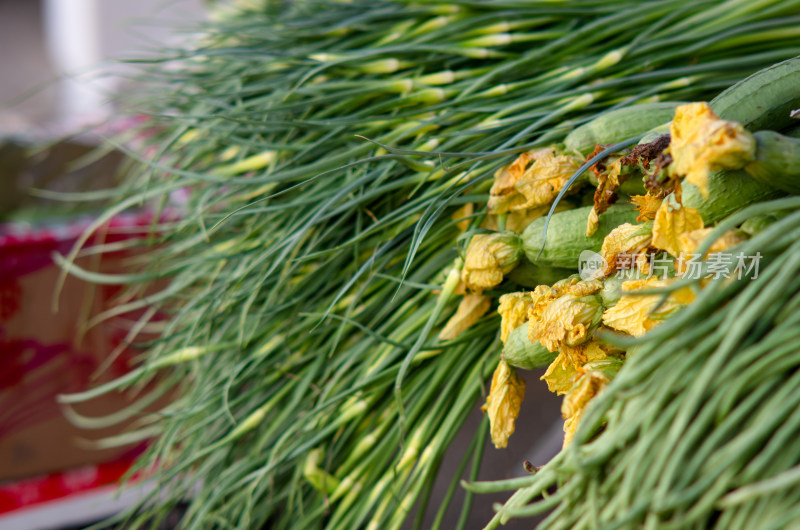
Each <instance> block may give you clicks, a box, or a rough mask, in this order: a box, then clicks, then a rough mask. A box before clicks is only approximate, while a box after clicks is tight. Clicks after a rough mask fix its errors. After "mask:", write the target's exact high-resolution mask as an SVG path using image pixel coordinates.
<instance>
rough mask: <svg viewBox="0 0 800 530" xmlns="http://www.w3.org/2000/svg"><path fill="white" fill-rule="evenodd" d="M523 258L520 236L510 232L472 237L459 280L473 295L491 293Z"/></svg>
mask: <svg viewBox="0 0 800 530" xmlns="http://www.w3.org/2000/svg"><path fill="white" fill-rule="evenodd" d="M521 257H522V243H521V241H520V240H519V236H517V235H515V234H513V233H510V232H504V233H501V232H496V233H494V234H478V235H476V236H473V237H472V240H471V241H470V243H469V246H468V247H467V253H466V256H465V258H464V268H463V269H462V270H461V279H462V280H463V281H464V283H465V284H466V286H467V288H469V289H472V290H474V291H482V290H484V289H491V288H492V287H494V286H496V285H498V284H499V283H500V282H502V281H503V275H505V274H508V273H509V272H511V271H512V270H513V269H514V267H516V266H517V263H519V260H520V258H521Z"/></svg>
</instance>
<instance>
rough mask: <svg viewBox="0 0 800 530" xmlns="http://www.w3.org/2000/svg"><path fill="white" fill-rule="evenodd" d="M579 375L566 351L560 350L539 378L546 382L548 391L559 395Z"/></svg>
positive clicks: (566, 389) (567, 388)
mask: <svg viewBox="0 0 800 530" xmlns="http://www.w3.org/2000/svg"><path fill="white" fill-rule="evenodd" d="M580 376H581V373H580V372H579V371H578V368H577V367H576V366H575V363H574V362H573V361H572V359H571V358H570V356H569V355H568V354H567V353H566V352H560V353H559V354H558V357H556V358H555V360H554V361H553V362H552V363H550V366H548V367H547V370H546V371H545V373H544V375H543V376H542V377H541V379H542V381H544V382H545V383H547V388H548V389H549V390H550V392H554V393H555V394H557V395H559V396H560V395H561V394H564V393H566V392H568V391H569V389H570V388H572V385H574V384H575V381H577V380H578V378H579V377H580Z"/></svg>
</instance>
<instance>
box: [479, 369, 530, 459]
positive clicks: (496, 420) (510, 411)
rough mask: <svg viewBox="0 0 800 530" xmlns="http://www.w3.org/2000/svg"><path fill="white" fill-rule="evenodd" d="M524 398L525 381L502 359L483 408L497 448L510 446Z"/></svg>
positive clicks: (493, 376)
mask: <svg viewBox="0 0 800 530" xmlns="http://www.w3.org/2000/svg"><path fill="white" fill-rule="evenodd" d="M524 398H525V381H523V380H522V379H520V378H519V377H517V372H516V371H515V370H514V368H512V367H511V366H509V365H508V364H506V362H505V361H503V360H502V359H501V360H500V363H499V364H498V365H497V368H496V369H495V371H494V375H492V386H491V389H490V390H489V397H487V398H486V404H485V405H483V407H482V409H483V411H484V412H486V414H487V416H489V426H490V427H489V430H490V433H491V436H492V443H493V444H494V446H495V447H496V448H498V449H502V448H503V447H506V446H507V445H508V438H509V437H510V436H511V435H512V434H514V423H515V422H516V420H517V416H519V410H520V407H521V406H522V400H523V399H524Z"/></svg>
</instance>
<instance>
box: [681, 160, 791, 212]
mask: <svg viewBox="0 0 800 530" xmlns="http://www.w3.org/2000/svg"><path fill="white" fill-rule="evenodd" d="M681 193H682V195H681V203H682V204H683V205H684V206H686V207H688V208H695V209H697V210H698V211H699V212H700V215H701V216H702V217H703V222H704V223H705V224H706V225H711V224H713V223H716V222H717V221H719V220H720V219H724V218H725V217H727V216H729V215H730V214H732V213H733V212H736V211H739V210H741V209H742V208H744V207H745V206H748V205H750V204H753V203H756V202H761V201H766V200H769V199H775V198H777V197H780V196H781V195H784V193H783V192H782V191H780V190H778V189H776V188H774V187H772V186H770V185H769V184H766V183H764V182H760V181H758V180H755V179H754V178H752V177H751V176H750V175H749V174H748V173H746V172H744V171H740V170H736V171H733V170H732V171H718V172H715V173H712V174H711V175H710V176H709V177H708V196H707V197H703V195H702V193H700V189H699V188H698V187H697V186H695V185H693V184H690V183H688V182H686V181H683V183H681Z"/></svg>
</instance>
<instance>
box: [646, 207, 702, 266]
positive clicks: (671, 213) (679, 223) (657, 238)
mask: <svg viewBox="0 0 800 530" xmlns="http://www.w3.org/2000/svg"><path fill="white" fill-rule="evenodd" d="M701 228H703V218H702V217H701V215H700V212H698V211H697V210H696V209H694V208H687V207H685V206H682V205H681V204H679V203H678V202H677V201H675V199H674V198H671V197H670V198H668V199H667V200H665V201H664V202H662V203H661V206H660V207H659V208H658V211H657V212H656V219H655V221H653V240H652V243H651V244H652V246H653V247H655V248H658V249H661V250H666V251H667V252H669V253H670V254H671V255H672V256H674V257H676V258H677V257H680V255H681V252H685V250H684V248H683V246H682V243H681V235H683V234H686V233H689V232H693V231H695V230H700V229H701Z"/></svg>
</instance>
